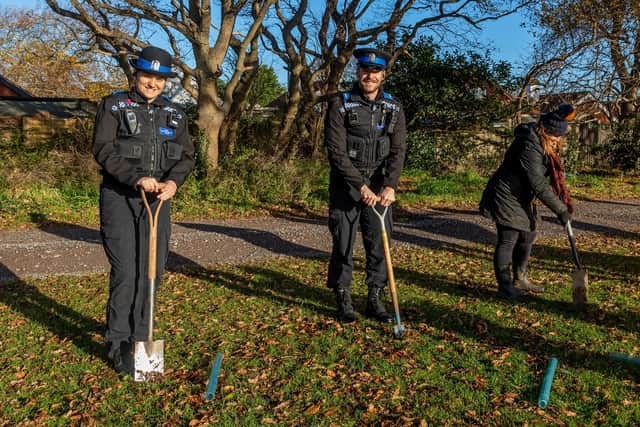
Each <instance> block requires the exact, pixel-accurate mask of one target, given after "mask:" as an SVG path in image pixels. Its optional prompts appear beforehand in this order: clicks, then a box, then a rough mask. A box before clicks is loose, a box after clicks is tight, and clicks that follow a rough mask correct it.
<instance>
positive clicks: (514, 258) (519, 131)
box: [480, 104, 575, 299]
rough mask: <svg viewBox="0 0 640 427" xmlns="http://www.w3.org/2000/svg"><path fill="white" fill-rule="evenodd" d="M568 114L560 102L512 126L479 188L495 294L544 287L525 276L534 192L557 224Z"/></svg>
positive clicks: (567, 215)
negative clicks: (493, 240)
mask: <svg viewBox="0 0 640 427" xmlns="http://www.w3.org/2000/svg"><path fill="white" fill-rule="evenodd" d="M574 116H575V112H574V110H573V107H572V106H571V105H569V104H563V105H561V106H560V107H558V109H556V110H554V111H551V112H549V113H546V114H543V115H542V116H541V117H540V120H539V121H538V122H537V123H530V124H521V125H519V126H518V127H516V129H515V131H514V135H515V139H514V141H513V143H512V144H511V146H510V147H509V149H508V150H507V152H506V154H505V157H504V160H503V161H502V164H501V165H500V167H499V168H498V170H497V171H496V172H495V173H494V174H493V176H492V177H491V179H490V180H489V182H488V184H487V187H486V188H485V190H484V193H483V194H482V200H481V201H480V212H481V213H482V214H483V215H484V216H486V217H488V218H490V219H492V220H494V221H495V222H496V227H497V232H498V243H497V245H496V250H495V253H494V257H493V265H494V270H495V274H496V279H497V281H498V296H500V297H504V298H512V299H513V298H518V297H519V296H520V295H521V291H528V292H543V291H544V287H542V286H537V285H534V284H532V283H531V282H529V281H528V280H527V264H528V261H529V255H530V254H531V246H532V245H533V241H534V240H535V237H536V231H535V230H536V220H537V213H536V207H535V204H534V201H535V199H536V198H537V199H539V200H540V201H541V202H542V203H544V204H545V205H546V206H547V207H548V208H549V209H551V211H553V212H554V213H555V214H556V215H557V216H558V219H559V220H560V223H562V225H563V226H565V225H566V224H567V222H568V221H569V220H570V219H571V213H573V207H572V205H571V200H570V198H569V194H568V192H567V188H566V185H565V181H564V171H563V167H562V162H561V161H560V158H559V156H558V152H559V151H561V150H562V148H563V136H564V135H566V133H567V130H568V123H567V120H571V119H572V118H573V117H574ZM547 177H549V178H550V183H551V186H550V185H549V184H548V183H547ZM512 269H513V280H512V277H511V273H512Z"/></svg>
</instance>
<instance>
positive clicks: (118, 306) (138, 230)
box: [100, 182, 171, 353]
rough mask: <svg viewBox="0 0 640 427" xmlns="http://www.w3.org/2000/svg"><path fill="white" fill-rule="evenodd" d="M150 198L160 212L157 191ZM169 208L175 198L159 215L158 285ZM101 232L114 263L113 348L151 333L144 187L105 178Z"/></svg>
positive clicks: (110, 316)
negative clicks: (142, 196)
mask: <svg viewBox="0 0 640 427" xmlns="http://www.w3.org/2000/svg"><path fill="white" fill-rule="evenodd" d="M147 198H148V199H147V200H148V201H149V204H150V205H151V209H152V211H153V212H155V208H156V207H157V204H158V200H157V199H156V198H155V196H154V195H153V193H147ZM169 212H170V201H165V202H164V203H163V205H162V208H161V210H160V213H159V215H158V242H157V244H158V246H157V265H156V269H157V277H156V287H157V286H158V284H159V283H160V277H161V276H162V273H163V271H164V266H165V264H166V261H167V256H168V253H169V237H170V235H171V222H170V218H169ZM100 232H101V235H102V244H103V246H104V250H105V253H106V255H107V258H108V259H109V263H110V264H111V273H110V275H109V302H108V304H107V331H106V334H105V341H107V342H109V343H110V344H111V350H110V353H111V352H112V351H113V350H115V348H117V347H119V346H120V343H121V342H127V341H131V340H134V341H145V340H146V339H147V332H148V325H149V323H148V319H149V313H148V309H147V308H148V297H149V287H148V284H149V281H148V279H147V265H148V247H149V241H148V235H149V223H148V215H147V211H146V209H145V207H144V204H143V202H142V198H141V197H140V193H139V192H137V191H135V190H133V189H131V188H129V187H124V186H120V185H114V184H111V183H108V182H105V183H103V184H102V186H101V188H100Z"/></svg>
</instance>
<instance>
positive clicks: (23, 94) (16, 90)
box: [0, 74, 33, 98]
mask: <svg viewBox="0 0 640 427" xmlns="http://www.w3.org/2000/svg"><path fill="white" fill-rule="evenodd" d="M0 85H2V86H6V87H7V88H8V89H9V90H10V91H11V92H13V93H15V94H16V95H17V96H18V97H20V98H22V97H32V96H33V95H31V94H30V93H29V92H27V91H26V90H24V89H22V88H21V87H19V86H16V85H15V84H13V83H11V82H10V81H9V80H7V79H6V77H4V76H3V75H2V74H0Z"/></svg>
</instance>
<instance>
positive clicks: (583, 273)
mask: <svg viewBox="0 0 640 427" xmlns="http://www.w3.org/2000/svg"><path fill="white" fill-rule="evenodd" d="M567 235H568V236H569V243H570V244H571V254H572V255H573V262H575V264H576V271H574V272H573V288H572V294H573V305H574V307H576V308H578V309H583V308H584V307H585V306H586V305H587V286H588V284H589V276H588V275H587V270H583V269H582V265H581V264H580V258H579V257H578V251H577V250H576V241H575V239H574V238H573V229H572V228H571V221H567Z"/></svg>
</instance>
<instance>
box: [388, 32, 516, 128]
mask: <svg viewBox="0 0 640 427" xmlns="http://www.w3.org/2000/svg"><path fill="white" fill-rule="evenodd" d="M515 86H516V79H515V77H514V76H513V75H512V73H511V66H510V64H508V63H506V62H494V61H493V60H492V59H491V58H490V56H489V55H488V54H485V55H480V54H478V53H477V52H474V51H471V52H447V51H443V50H442V49H441V48H440V47H439V46H438V45H437V44H435V43H434V42H433V40H431V39H427V38H420V39H418V40H416V41H415V42H414V43H411V44H410V45H408V46H407V49H406V51H405V53H403V54H402V55H400V56H398V58H397V59H396V62H395V65H394V67H393V71H392V73H391V74H390V75H389V77H388V79H387V82H386V83H385V90H386V91H388V92H390V93H392V94H393V96H395V97H398V98H399V99H400V100H401V101H402V103H403V105H404V107H405V111H406V114H407V123H408V127H409V129H441V130H460V129H469V128H478V127H487V126H490V125H491V124H492V123H493V122H496V121H499V120H503V119H505V117H508V116H509V114H510V107H509V106H510V101H511V95H510V91H511V90H513V89H514V88H515Z"/></svg>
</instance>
